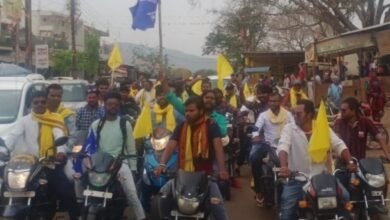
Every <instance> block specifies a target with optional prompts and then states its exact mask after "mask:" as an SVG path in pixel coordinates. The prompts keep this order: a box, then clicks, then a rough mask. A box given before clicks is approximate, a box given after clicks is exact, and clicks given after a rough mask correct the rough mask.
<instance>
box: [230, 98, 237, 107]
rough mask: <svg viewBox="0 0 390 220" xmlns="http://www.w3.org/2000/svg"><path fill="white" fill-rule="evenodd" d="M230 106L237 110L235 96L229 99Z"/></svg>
mask: <svg viewBox="0 0 390 220" xmlns="http://www.w3.org/2000/svg"><path fill="white" fill-rule="evenodd" d="M229 105H231V106H233V107H234V108H237V107H238V106H237V96H236V95H233V96H231V97H230V98H229Z"/></svg>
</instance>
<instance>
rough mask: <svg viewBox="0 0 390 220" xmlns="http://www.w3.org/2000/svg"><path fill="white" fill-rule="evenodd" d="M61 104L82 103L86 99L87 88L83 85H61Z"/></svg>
mask: <svg viewBox="0 0 390 220" xmlns="http://www.w3.org/2000/svg"><path fill="white" fill-rule="evenodd" d="M62 88H63V90H64V94H63V96H62V101H63V102H83V101H85V98H86V92H87V87H86V86H85V85H84V84H62Z"/></svg>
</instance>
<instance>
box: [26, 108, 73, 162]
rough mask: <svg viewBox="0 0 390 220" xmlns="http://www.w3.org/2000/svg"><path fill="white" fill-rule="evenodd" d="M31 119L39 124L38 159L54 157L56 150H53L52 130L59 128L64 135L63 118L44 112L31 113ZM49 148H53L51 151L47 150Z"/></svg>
mask: <svg viewBox="0 0 390 220" xmlns="http://www.w3.org/2000/svg"><path fill="white" fill-rule="evenodd" d="M32 118H33V119H34V120H35V121H37V122H38V123H39V157H45V156H54V155H55V153H56V150H55V148H53V147H54V146H53V145H54V136H53V128H60V129H62V130H63V131H64V133H65V131H66V127H65V124H64V119H63V116H61V115H60V114H57V113H51V112H50V111H46V112H45V113H44V114H36V113H34V112H33V113H32ZM50 148H53V150H49V149H50ZM46 153H47V155H46Z"/></svg>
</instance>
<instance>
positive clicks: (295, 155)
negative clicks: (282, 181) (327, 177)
mask: <svg viewBox="0 0 390 220" xmlns="http://www.w3.org/2000/svg"><path fill="white" fill-rule="evenodd" d="M329 130H330V145H331V147H332V151H334V152H336V153H337V155H339V156H340V155H341V153H342V152H343V151H344V150H345V149H347V146H345V143H344V142H343V141H342V140H341V139H340V138H339V137H337V135H336V134H335V133H334V132H333V131H332V129H330V128H329ZM308 148H309V141H308V140H307V137H306V135H305V133H304V132H303V131H302V130H301V129H300V128H299V127H298V126H297V125H296V124H295V123H290V124H287V125H286V126H285V127H284V128H283V130H282V135H281V138H280V140H279V146H278V153H280V151H284V152H286V153H287V154H288V168H289V169H290V170H291V171H300V172H303V173H305V174H306V175H308V176H314V175H317V174H320V173H322V172H323V171H326V166H325V163H317V164H314V163H312V162H311V160H310V156H309V154H308ZM297 179H298V180H304V179H302V178H299V177H298V178H297Z"/></svg>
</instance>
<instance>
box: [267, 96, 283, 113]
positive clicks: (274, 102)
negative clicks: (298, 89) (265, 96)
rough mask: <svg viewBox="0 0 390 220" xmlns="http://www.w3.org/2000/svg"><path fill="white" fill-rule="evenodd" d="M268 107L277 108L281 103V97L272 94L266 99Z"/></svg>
mask: <svg viewBox="0 0 390 220" xmlns="http://www.w3.org/2000/svg"><path fill="white" fill-rule="evenodd" d="M268 104H269V108H270V109H271V110H278V109H279V108H280V105H281V98H280V96H278V95H272V96H270V97H269V100H268Z"/></svg>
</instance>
